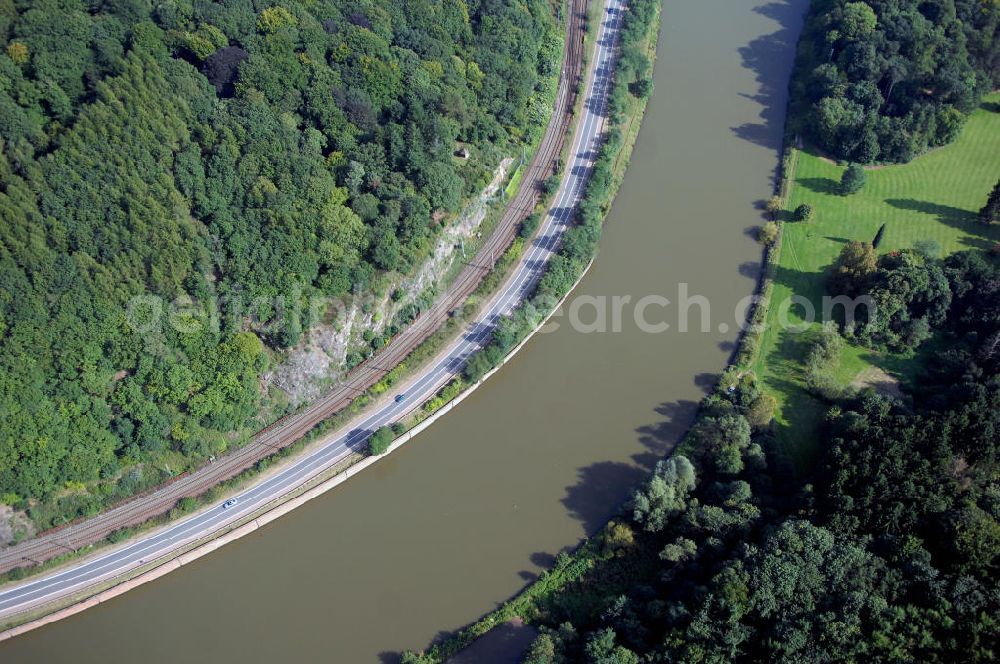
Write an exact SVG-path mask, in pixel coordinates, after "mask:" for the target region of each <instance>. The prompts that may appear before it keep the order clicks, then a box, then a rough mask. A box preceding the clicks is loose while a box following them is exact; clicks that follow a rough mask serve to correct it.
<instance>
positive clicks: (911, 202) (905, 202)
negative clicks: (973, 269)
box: [885, 198, 1000, 250]
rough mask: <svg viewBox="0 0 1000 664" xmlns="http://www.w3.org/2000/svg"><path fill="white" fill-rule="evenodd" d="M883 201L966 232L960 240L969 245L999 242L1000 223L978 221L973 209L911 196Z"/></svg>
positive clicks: (979, 247)
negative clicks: (919, 199) (934, 218)
mask: <svg viewBox="0 0 1000 664" xmlns="http://www.w3.org/2000/svg"><path fill="white" fill-rule="evenodd" d="M885 202H886V203H887V204H889V205H890V206H892V207H894V208H896V209H898V210H908V211H910V212H919V213H921V214H926V215H928V216H932V217H936V218H937V220H938V221H939V222H941V223H942V224H945V225H946V226H951V227H952V228H957V229H958V230H960V231H962V232H963V233H966V235H965V236H964V237H963V238H962V240H961V241H962V243H963V244H965V245H967V246H969V247H973V248H975V249H983V250H986V249H989V248H990V247H992V246H993V243H994V242H1000V225H997V224H990V225H986V224H983V223H980V222H979V219H978V215H977V214H976V211H974V210H966V209H965V208H960V207H954V206H952V205H942V204H940V203H931V202H930V201H918V200H916V199H913V198H887V199H886V200H885Z"/></svg>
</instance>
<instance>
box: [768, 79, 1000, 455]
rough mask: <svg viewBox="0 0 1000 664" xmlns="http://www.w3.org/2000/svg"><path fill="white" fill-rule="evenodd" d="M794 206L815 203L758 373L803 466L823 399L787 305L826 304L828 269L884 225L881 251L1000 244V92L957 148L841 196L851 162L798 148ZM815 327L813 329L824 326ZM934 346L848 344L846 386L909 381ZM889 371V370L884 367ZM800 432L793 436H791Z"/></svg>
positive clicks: (812, 450) (776, 298) (792, 235)
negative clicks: (897, 350) (810, 380)
mask: <svg viewBox="0 0 1000 664" xmlns="http://www.w3.org/2000/svg"><path fill="white" fill-rule="evenodd" d="M793 160H795V166H794V173H793V182H792V187H791V191H790V193H789V197H788V201H787V208H786V209H787V210H789V211H790V210H794V209H795V208H796V207H798V206H799V205H801V204H803V203H807V204H809V205H811V206H812V207H813V217H812V219H811V220H810V221H808V222H796V221H790V219H791V214H790V213H789V212H786V213H785V216H786V218H787V220H786V223H785V224H784V232H783V238H782V245H781V253H780V258H779V260H778V264H777V266H776V268H777V269H776V271H775V275H774V290H773V295H772V299H771V307H770V311H769V313H768V318H767V324H766V329H765V331H764V334H763V336H762V339H761V346H760V352H759V354H758V356H757V359H756V363H755V366H754V370H755V371H756V373H757V375H758V376H760V377H761V378H762V379H763V381H764V384H765V386H766V389H767V390H768V391H769V392H770V393H771V394H773V395H774V397H775V398H776V399H777V401H778V409H777V412H776V416H775V420H776V432H777V436H778V438H779V441H780V442H781V443H783V445H784V449H785V452H786V453H787V454H788V455H789V456H790V458H791V460H792V461H793V462H794V464H795V465H796V467H797V468H799V469H806V468H808V467H809V466H810V464H811V463H812V462H813V461H814V460H815V459H816V457H817V454H818V452H819V450H818V449H817V447H816V445H817V442H816V441H818V439H819V437H818V436H817V435H814V434H815V432H816V431H817V428H818V427H819V424H820V422H821V419H822V417H823V414H824V412H825V410H826V405H825V404H824V403H823V402H821V401H819V400H818V399H816V398H814V397H812V396H811V395H810V394H808V393H807V392H806V391H805V387H804V381H803V375H802V368H803V361H804V359H805V354H806V353H807V352H808V348H809V341H810V337H811V336H812V335H811V334H810V331H806V332H804V333H796V332H790V331H789V330H788V325H785V324H781V323H791V324H792V325H801V324H802V319H803V308H802V307H801V306H798V305H796V306H792V307H791V308H789V307H788V306H787V305H784V306H783V305H782V303H783V302H788V301H790V298H791V297H792V296H793V295H799V296H802V297H805V298H807V299H808V300H809V301H811V302H812V303H813V305H814V306H815V307H816V311H817V312H821V311H822V304H821V300H822V296H823V294H824V281H825V274H826V270H827V269H828V268H829V266H830V265H831V264H832V263H833V261H834V260H835V259H836V257H837V255H838V254H839V252H840V250H841V247H843V245H844V244H845V243H846V242H848V241H851V240H861V241H869V242H870V241H871V240H872V239H873V238H874V237H875V234H876V233H877V232H878V229H879V227H880V226H881V225H882V224H886V232H885V236H884V238H883V240H882V243H881V245H880V247H879V251H880V252H881V253H884V252H888V251H892V250H895V249H902V248H908V247H912V246H913V245H914V243H915V242H917V241H918V240H934V241H936V242H937V243H938V244H940V246H941V248H942V251H943V254H945V255H946V254H949V253H953V252H957V251H963V250H966V249H970V248H976V249H988V248H990V247H992V246H993V244H994V243H996V242H1000V224H993V225H992V226H984V225H983V224H980V223H978V222H977V221H976V213H977V212H978V210H979V208H980V207H981V206H982V205H983V204H984V203H985V201H986V197H987V195H988V194H989V191H990V189H991V188H992V187H993V185H994V184H995V183H996V182H997V180H998V178H1000V94H993V95H991V96H989V97H988V98H987V99H986V101H985V102H984V104H983V106H982V107H981V108H980V109H979V110H977V111H976V112H975V113H974V114H973V115H972V116H971V117H970V119H969V121H968V123H967V125H966V126H965V128H964V130H963V131H962V134H961V136H960V137H959V138H958V140H956V141H955V142H954V143H952V144H951V145H948V146H946V147H943V148H939V149H936V150H933V151H931V152H929V153H927V154H924V155H922V156H920V157H918V158H916V159H914V160H913V161H912V162H910V163H908V164H901V165H889V166H879V167H873V168H870V169H869V170H868V172H867V182H866V184H865V186H864V188H863V189H862V190H861V191H860V192H859V193H857V194H854V195H851V196H841V195H839V194H838V193H837V185H838V183H839V181H840V176H841V173H843V171H844V170H845V167H846V165H838V164H836V163H834V162H832V161H830V160H828V159H825V158H823V157H820V156H817V155H815V154H811V153H810V152H808V151H798V152H797V154H795V155H793ZM818 325H819V324H818V323H815V324H813V326H812V327H813V328H817V327H818ZM932 352H933V341H931V342H928V344H925V347H924V348H922V349H921V350H920V351H918V353H917V354H916V355H915V356H914V357H900V356H894V355H889V354H880V353H875V352H872V351H871V350H868V349H865V348H860V347H857V346H852V345H848V346H847V348H846V349H845V351H844V354H843V357H842V361H841V363H840V366H839V367H838V368H837V371H836V377H837V378H838V380H839V381H841V382H842V383H844V384H850V383H852V382H854V381H857V380H859V377H860V378H865V377H871V376H882V377H883V379H885V374H888V375H889V376H891V377H892V379H895V380H898V381H899V382H901V383H902V384H903V385H905V384H906V383H907V381H909V380H912V377H913V376H914V375H915V373H916V371H917V370H918V368H919V366H920V362H921V358H922V357H923V356H925V355H926V354H928V353H932ZM882 372H885V374H883V373H882ZM792 434H794V435H792Z"/></svg>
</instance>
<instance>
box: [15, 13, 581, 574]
mask: <svg viewBox="0 0 1000 664" xmlns="http://www.w3.org/2000/svg"><path fill="white" fill-rule="evenodd" d="M586 11H587V0H569V2H568V16H567V21H566V23H567V32H566V44H565V47H564V59H563V71H562V75H561V77H560V83H559V91H558V92H557V94H556V102H555V106H554V108H553V112H552V117H551V119H550V121H549V125H548V127H547V128H546V132H545V135H544V136H543V138H542V141H541V143H540V145H539V147H538V150H537V151H536V153H535V156H534V158H533V159H532V160H531V162H530V164H529V166H528V168H527V170H526V171H525V173H524V175H523V176H522V180H521V186H520V188H519V189H518V192H517V194H516V195H515V196H514V198H513V199H511V201H510V202H509V203H508V205H507V207H506V209H505V211H504V214H503V216H502V217H501V219H500V221H499V222H498V223H497V226H496V228H495V229H494V231H493V233H492V234H491V235H490V237H489V238H488V239H487V240H486V242H485V243H484V244H483V246H482V247H481V248H480V250H479V252H478V253H477V254H476V256H475V257H474V258H473V260H472V261H470V262H469V263H468V264H467V265H466V266H465V268H463V270H462V271H461V272H460V273H459V275H458V277H456V279H455V280H454V281H453V282H452V284H451V286H450V287H449V288H448V290H447V291H446V292H445V293H444V294H443V295H442V296H441V297H440V298H438V300H437V301H436V302H435V303H434V304H433V305H432V306H431V307H430V308H429V309H428V310H427V311H425V312H423V313H422V314H421V315H420V316H419V317H418V318H417V319H416V320H415V321H414V322H413V323H411V324H410V325H409V326H407V327H406V328H405V329H404V330H403V331H401V332H400V333H399V334H398V335H396V337H395V338H393V340H392V341H391V342H390V343H388V344H387V345H386V346H384V347H383V348H382V349H381V350H380V351H379V352H377V353H376V354H374V355H372V356H371V357H369V358H368V359H367V360H365V361H364V362H362V363H361V364H359V365H358V366H357V367H355V368H354V369H353V370H352V371H350V372H349V373H348V374H347V376H345V378H344V380H343V381H341V383H340V384H339V385H338V386H337V387H335V388H334V389H333V390H331V391H330V392H329V393H327V394H326V395H325V396H323V397H321V398H319V399H317V400H316V401H314V402H313V403H311V404H309V405H307V406H304V407H302V408H300V409H299V410H297V411H295V412H293V413H290V414H289V415H286V416H284V417H282V418H280V419H278V420H276V421H275V422H273V423H271V424H269V425H267V426H266V427H264V428H263V429H261V430H260V431H259V432H258V433H257V434H256V435H255V436H254V438H253V440H252V441H251V442H249V443H247V444H246V445H244V446H242V447H239V448H237V449H235V450H232V451H231V452H229V453H227V454H225V455H223V456H221V457H220V458H219V459H217V460H216V461H215V462H213V463H209V464H206V465H203V466H202V467H200V468H198V469H197V470H194V471H190V472H188V473H184V474H181V475H178V476H177V477H175V478H172V479H171V480H169V481H168V482H167V483H165V484H161V485H159V486H157V487H156V488H154V489H152V490H150V491H148V492H146V493H144V494H140V495H137V496H134V497H132V498H130V499H128V500H126V501H124V502H122V503H119V504H118V505H116V506H114V507H112V508H110V509H109V510H107V511H105V512H103V513H101V514H99V515H97V516H94V517H90V518H86V519H82V520H79V521H74V522H70V523H67V524H65V525H63V526H60V527H58V528H54V529H51V530H48V531H46V532H43V533H41V534H40V535H38V536H37V537H35V538H33V539H31V540H28V541H27V542H23V543H21V544H18V545H16V546H13V547H8V548H6V549H4V550H2V551H0V572H6V571H9V570H11V569H14V568H16V567H28V566H32V565H38V564H40V563H42V562H44V561H46V560H49V559H51V558H54V557H56V556H59V555H62V554H65V553H67V552H70V551H76V550H78V549H80V548H81V547H84V546H87V545H89V544H93V543H95V542H98V541H100V540H103V539H104V538H106V537H107V536H108V535H109V534H111V533H112V532H114V531H116V530H119V529H121V528H125V527H129V526H135V525H138V524H141V523H143V522H145V521H148V520H149V519H151V518H154V517H157V516H160V515H162V514H165V513H166V512H168V511H170V510H171V509H172V508H173V507H174V506H175V505H176V504H177V501H178V500H180V499H181V498H184V497H187V496H197V495H200V494H202V493H204V492H205V491H207V490H209V489H210V488H212V487H213V486H216V485H218V484H220V483H222V482H224V481H226V480H228V479H231V478H233V477H236V476H237V475H239V474H240V473H242V472H243V471H245V470H247V469H249V468H252V467H253V466H254V465H255V464H256V463H257V462H259V461H261V460H262V459H265V458H267V457H269V456H272V455H274V454H275V453H276V452H277V451H279V450H281V449H283V448H285V447H287V446H289V445H291V444H293V443H294V442H295V441H297V440H299V439H300V438H302V436H304V435H305V434H306V433H308V432H309V431H311V430H312V429H313V428H314V427H315V426H316V425H318V424H319V423H320V422H322V421H323V420H325V419H327V418H329V417H331V416H332V415H334V414H336V413H337V412H339V411H341V410H343V409H344V408H345V407H346V406H348V405H349V404H350V403H351V402H352V401H353V400H354V399H355V398H356V397H357V396H358V395H360V394H362V393H364V392H365V391H366V390H368V388H370V387H371V386H372V385H374V384H375V383H377V382H378V381H379V380H381V378H382V377H383V376H384V375H385V373H386V372H387V371H388V370H389V369H387V368H385V367H389V368H391V367H395V366H396V365H397V364H399V363H400V362H402V361H403V360H405V359H406V358H407V357H408V356H409V355H410V353H412V352H413V350H414V349H415V348H416V347H417V346H419V345H420V344H421V343H423V342H424V341H425V340H426V339H427V338H428V337H430V336H431V335H432V334H433V333H434V332H435V331H437V330H438V329H439V328H440V327H441V326H442V325H443V324H444V323H445V322H446V321H447V320H448V318H449V317H450V315H451V312H452V311H453V310H455V309H456V308H458V307H460V306H461V305H462V304H463V303H464V302H465V300H466V299H467V298H468V297H469V295H471V294H472V293H473V292H474V291H475V290H476V288H477V287H478V286H479V284H480V283H481V282H482V280H483V279H484V277H485V276H486V274H488V273H489V271H490V270H491V269H492V268H493V266H494V265H495V262H496V259H497V258H498V257H499V256H501V255H502V254H503V252H504V251H506V250H507V248H508V247H509V246H510V245H511V243H512V242H513V241H514V238H515V236H516V234H517V230H518V227H519V225H520V223H521V221H522V220H523V219H524V218H525V217H526V216H527V215H528V214H530V213H531V211H532V210H533V209H534V207H535V205H536V203H537V201H538V199H539V196H540V192H541V184H542V182H543V181H544V180H545V179H546V178H548V177H549V176H550V175H552V174H553V173H555V172H556V166H557V163H558V158H559V156H560V154H561V152H562V147H563V144H564V142H565V140H566V137H567V135H568V133H569V132H568V130H569V127H570V125H571V121H572V113H573V109H574V106H575V103H576V98H577V94H578V92H579V87H580V85H581V81H582V77H583V56H584V48H583V46H584V44H583V36H584V34H585V30H586V26H585V20H586Z"/></svg>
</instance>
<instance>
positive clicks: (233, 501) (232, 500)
mask: <svg viewBox="0 0 1000 664" xmlns="http://www.w3.org/2000/svg"><path fill="white" fill-rule="evenodd" d="M238 502H240V501H239V500H237V499H236V498H230V499H229V500H227V501H226V502H224V503H222V509H224V510H228V509H229V508H230V507H232V506H233V505H235V504H236V503H238Z"/></svg>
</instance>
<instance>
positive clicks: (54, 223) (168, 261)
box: [0, 0, 562, 527]
mask: <svg viewBox="0 0 1000 664" xmlns="http://www.w3.org/2000/svg"><path fill="white" fill-rule="evenodd" d="M558 11H559V8H558V6H556V5H553V4H552V3H550V2H545V1H544V0H527V1H525V2H518V3H510V2H505V1H503V0H468V1H466V0H366V1H361V2H353V1H352V2H348V1H346V0H316V1H313V2H308V3H299V2H291V1H288V2H283V3H280V4H274V3H272V2H269V1H266V2H254V1H251V0H223V1H222V2H208V1H205V0H194V1H191V0H179V1H176V2H175V1H173V0H167V1H165V2H162V3H155V4H154V3H150V2H148V0H108V1H105V2H96V1H92V0H30V1H27V0H0V42H2V43H3V44H4V48H3V49H2V52H0V219H2V225H0V502H3V503H7V504H15V505H17V506H19V507H27V508H29V513H30V514H31V515H32V516H33V517H34V518H35V520H36V523H37V525H38V526H40V527H47V526H50V525H53V524H54V523H58V522H59V521H62V520H64V519H66V518H68V517H72V516H74V515H77V514H87V513H93V512H95V511H96V510H98V509H99V508H100V507H101V506H102V505H104V504H107V503H108V502H109V501H113V500H117V499H120V498H122V497H125V496H128V495H130V494H132V493H134V492H135V491H137V490H140V489H143V488H145V487H147V486H150V485H151V484H154V483H156V482H159V481H162V480H163V479H165V478H166V477H168V476H169V475H171V474H174V473H176V472H179V471H180V470H183V469H184V468H186V467H189V466H190V464H191V463H192V462H193V461H194V460H197V459H204V458H205V457H207V456H208V455H210V454H215V453H218V452H220V451H222V450H224V449H225V448H226V447H227V445H229V444H232V442H233V441H234V440H236V439H237V438H238V436H237V433H238V432H241V431H245V430H246V429H247V427H248V426H252V423H251V418H253V417H254V416H255V415H256V414H257V412H258V411H259V407H260V400H261V396H260V387H259V377H260V374H261V372H262V371H263V370H264V368H265V366H266V364H267V363H268V361H269V358H270V357H271V356H272V355H273V353H272V352H271V351H273V350H274V349H281V348H285V347H288V346H290V345H293V344H295V343H296V342H297V341H298V340H299V338H300V335H301V332H302V326H303V325H304V324H308V321H302V320H301V318H300V317H296V316H282V315H279V314H280V313H281V306H282V303H284V306H286V307H288V308H289V309H292V308H294V306H293V305H294V304H295V303H296V302H297V301H300V300H301V299H302V298H305V297H308V296H310V295H312V294H319V295H324V296H334V297H337V296H343V295H345V294H348V293H353V292H359V291H360V292H364V291H366V290H369V289H372V288H374V287H376V286H378V284H379V283H380V281H379V280H380V279H383V278H384V275H386V274H390V273H394V272H396V273H400V272H401V273H405V272H407V271H409V270H410V269H411V268H413V267H415V266H416V265H417V264H418V263H419V262H420V261H421V260H422V259H423V258H424V257H425V256H427V255H428V253H429V252H430V250H431V249H432V246H433V239H434V237H435V233H436V231H437V229H438V228H440V226H441V224H443V223H446V222H447V220H448V219H449V218H450V215H452V214H453V213H454V212H455V211H456V210H458V209H459V207H460V205H461V202H462V201H463V199H464V198H466V197H467V196H469V195H470V194H472V193H473V192H476V191H478V190H479V189H480V188H481V187H482V186H483V185H484V183H485V182H487V181H488V179H489V178H490V177H491V175H492V170H493V168H494V167H495V166H496V164H497V163H498V161H499V159H500V158H502V157H503V156H505V155H507V154H513V153H514V150H517V151H520V149H521V147H520V146H521V145H526V144H530V143H531V141H532V140H534V139H535V138H537V136H539V135H540V132H541V131H542V130H543V124H544V121H545V118H546V115H547V108H546V104H547V103H548V102H547V99H548V97H549V96H550V94H551V90H552V86H553V84H554V81H555V79H556V78H557V74H558V70H559V62H560V58H561V46H562V36H561V34H560V31H559V27H558V24H557V23H558V22H557V19H556V16H557V14H558ZM459 145H467V146H469V148H470V149H471V150H470V152H471V154H472V158H470V159H466V160H463V159H457V158H455V156H454V153H455V150H456V146H459ZM148 296H155V297H157V298H161V299H162V301H164V302H166V303H171V302H181V303H183V302H185V301H187V300H190V301H192V302H194V303H195V305H193V306H189V307H181V308H180V309H179V310H177V311H174V310H170V311H167V310H166V308H165V305H164V307H161V311H160V313H161V314H163V315H167V314H168V313H169V314H170V316H171V322H172V324H171V325H156V324H149V323H150V322H151V321H150V320H149V318H150V317H151V316H152V315H153V314H155V313H156V309H155V307H152V305H151V304H149V305H147V303H146V302H145V301H143V302H141V304H142V306H137V305H136V300H135V298H137V297H147V298H148ZM209 301H211V302H215V303H216V308H217V309H218V314H219V315H218V319H217V320H218V321H219V322H218V324H210V323H209V321H210V319H209V318H208V317H207V316H206V315H205V310H206V306H205V303H207V302H209ZM251 303H252V306H251ZM153 322H154V323H155V321H153ZM137 323H138V324H137Z"/></svg>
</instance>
